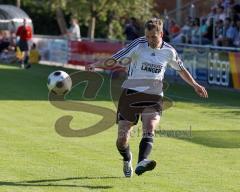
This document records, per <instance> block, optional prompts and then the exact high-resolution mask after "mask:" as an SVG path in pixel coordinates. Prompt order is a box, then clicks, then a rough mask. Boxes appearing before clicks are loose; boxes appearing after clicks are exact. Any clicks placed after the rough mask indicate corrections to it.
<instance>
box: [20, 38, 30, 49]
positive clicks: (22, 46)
mask: <svg viewBox="0 0 240 192" xmlns="http://www.w3.org/2000/svg"><path fill="white" fill-rule="evenodd" d="M18 47H19V49H20V50H21V51H28V50H29V47H28V42H27V41H24V40H21V39H20V40H19V42H18Z"/></svg>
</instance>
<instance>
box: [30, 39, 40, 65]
mask: <svg viewBox="0 0 240 192" xmlns="http://www.w3.org/2000/svg"><path fill="white" fill-rule="evenodd" d="M40 59H41V55H40V53H39V51H38V50H37V48H36V44H35V43H33V44H32V47H31V50H30V53H29V64H36V63H38V62H39V60H40Z"/></svg>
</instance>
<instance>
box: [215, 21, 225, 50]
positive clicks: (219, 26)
mask: <svg viewBox="0 0 240 192" xmlns="http://www.w3.org/2000/svg"><path fill="white" fill-rule="evenodd" d="M223 32H224V24H223V20H221V19H220V20H218V21H217V22H216V25H215V42H214V44H215V45H217V42H218V39H222V38H223Z"/></svg>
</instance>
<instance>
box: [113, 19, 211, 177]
mask: <svg viewBox="0 0 240 192" xmlns="http://www.w3.org/2000/svg"><path fill="white" fill-rule="evenodd" d="M162 38H163V21H162V20H161V19H158V18H153V19H150V20H149V21H147V22H146V23H145V36H143V37H140V38H138V39H136V40H134V41H133V42H131V43H130V44H129V45H128V46H127V47H126V48H123V49H122V50H120V51H118V52H117V53H116V54H114V55H113V56H112V58H111V59H112V60H115V61H121V60H122V59H123V58H130V59H131V63H130V65H129V68H128V78H127V80H125V81H124V83H123V85H122V88H123V91H122V94H121V96H120V99H119V103H118V110H117V123H118V138H117V141H116V145H117V149H118V151H119V153H120V154H121V156H122V157H123V172H124V175H125V176H126V177H131V176H132V175H133V168H132V158H133V156H132V153H131V151H130V147H129V138H130V131H131V128H132V126H133V125H136V124H137V123H138V119H139V115H141V120H142V132H143V133H142V139H141V142H140V144H139V154H138V163H137V166H136V169H135V173H136V174H137V175H141V174H143V173H144V172H146V171H150V170H153V169H154V168H155V166H156V161H154V160H149V159H148V156H149V154H150V152H151V150H152V147H153V137H154V131H155V128H156V126H157V125H158V123H159V121H160V117H161V113H162V108H163V90H162V86H163V78H164V73H165V70H166V67H167V66H168V65H169V66H171V67H172V68H173V69H175V70H177V71H178V73H179V75H180V76H181V78H182V79H183V80H184V81H186V82H187V83H188V84H190V85H191V86H192V87H193V89H194V90H195V91H196V93H197V94H198V95H199V96H200V97H203V98H207V97H208V94H207V91H206V89H205V88H204V87H203V86H201V85H199V84H198V83H197V82H196V81H195V80H194V79H193V77H192V76H191V74H190V73H189V72H188V71H187V70H186V68H185V67H184V65H183V62H182V61H181V60H180V58H179V57H178V54H177V52H176V50H175V49H174V48H173V47H172V46H170V45H169V44H167V43H166V42H164V41H163V40H162Z"/></svg>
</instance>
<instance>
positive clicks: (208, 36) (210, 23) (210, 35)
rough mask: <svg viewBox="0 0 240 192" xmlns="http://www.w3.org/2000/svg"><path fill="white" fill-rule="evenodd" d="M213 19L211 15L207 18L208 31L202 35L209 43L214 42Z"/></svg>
mask: <svg viewBox="0 0 240 192" xmlns="http://www.w3.org/2000/svg"><path fill="white" fill-rule="evenodd" d="M213 20H214V18H212V17H210V18H208V20H207V23H206V24H207V32H206V33H205V34H203V35H202V37H203V38H206V40H207V41H208V42H209V43H212V42H213Z"/></svg>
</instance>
